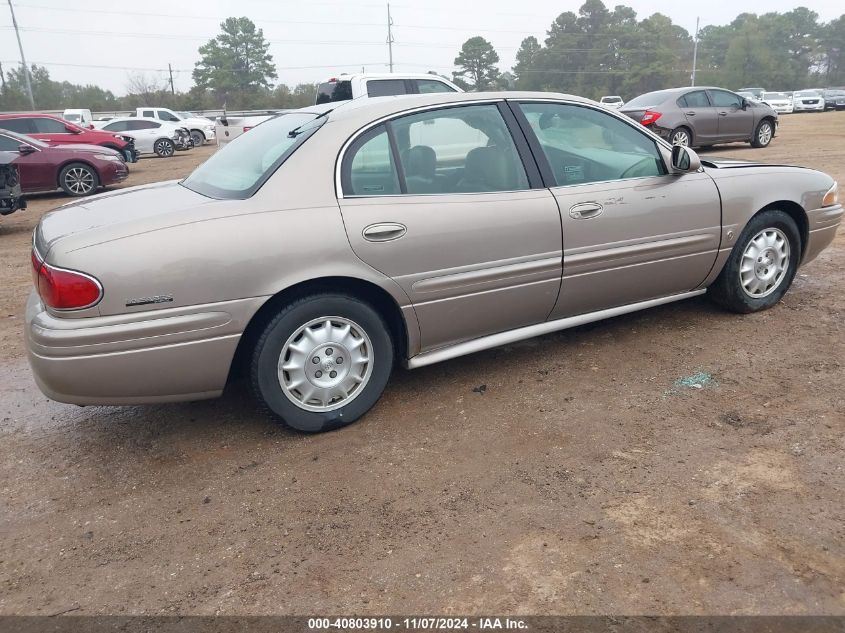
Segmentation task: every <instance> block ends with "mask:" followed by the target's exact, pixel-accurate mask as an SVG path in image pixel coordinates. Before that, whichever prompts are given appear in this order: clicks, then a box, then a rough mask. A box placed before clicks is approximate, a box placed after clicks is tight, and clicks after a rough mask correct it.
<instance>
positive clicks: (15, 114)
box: [0, 112, 63, 121]
mask: <svg viewBox="0 0 845 633" xmlns="http://www.w3.org/2000/svg"><path fill="white" fill-rule="evenodd" d="M22 117H36V118H40V119H56V120H58V121H62V120H63V119H62V118H61V117H59V116H56V115H54V114H44V113H43V112H6V113H4V114H0V119H20V118H22Z"/></svg>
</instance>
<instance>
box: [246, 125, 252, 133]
mask: <svg viewBox="0 0 845 633" xmlns="http://www.w3.org/2000/svg"><path fill="white" fill-rule="evenodd" d="M251 129H252V127H251V126H249V125H247V126H246V127H245V128H244V132H249V131H250V130H251Z"/></svg>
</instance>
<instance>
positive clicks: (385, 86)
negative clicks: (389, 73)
mask: <svg viewBox="0 0 845 633" xmlns="http://www.w3.org/2000/svg"><path fill="white" fill-rule="evenodd" d="M407 93H408V91H407V90H406V89H405V80H404V79H378V80H375V81H368V82H367V96H368V97H392V96H394V95H404V94H407Z"/></svg>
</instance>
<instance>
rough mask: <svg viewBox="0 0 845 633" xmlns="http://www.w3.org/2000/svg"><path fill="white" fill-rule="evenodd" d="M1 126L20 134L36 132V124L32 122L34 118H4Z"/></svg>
mask: <svg viewBox="0 0 845 633" xmlns="http://www.w3.org/2000/svg"><path fill="white" fill-rule="evenodd" d="M0 128H2V129H4V130H11V131H12V132H18V133H20V134H34V133H35V126H34V125H33V124H32V119H3V120H0Z"/></svg>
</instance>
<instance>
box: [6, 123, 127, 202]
mask: <svg viewBox="0 0 845 633" xmlns="http://www.w3.org/2000/svg"><path fill="white" fill-rule="evenodd" d="M0 152H17V154H18V158H17V159H15V160H14V164H15V165H17V168H18V172H19V175H20V185H21V189H22V190H23V192H24V193H39V192H45V191H55V190H56V189H62V190H64V192H65V193H66V194H68V195H69V196H87V195H90V194H92V193H96V191H97V189H99V188H100V187H107V186H109V185H113V184H115V183H118V182H120V181H122V180H126V177H127V176H128V175H129V171H128V170H127V168H126V164H125V163H124V162H123V158H122V157H121V156H120V154H118V153H117V152H116V151H115V150H112V149H109V148H106V147H100V146H98V145H57V146H55V147H53V146H51V145H47V143H43V142H41V141H39V140H37V139H34V138H30V137H28V136H23V135H22V134H15V133H14V132H8V131H6V130H0Z"/></svg>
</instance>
